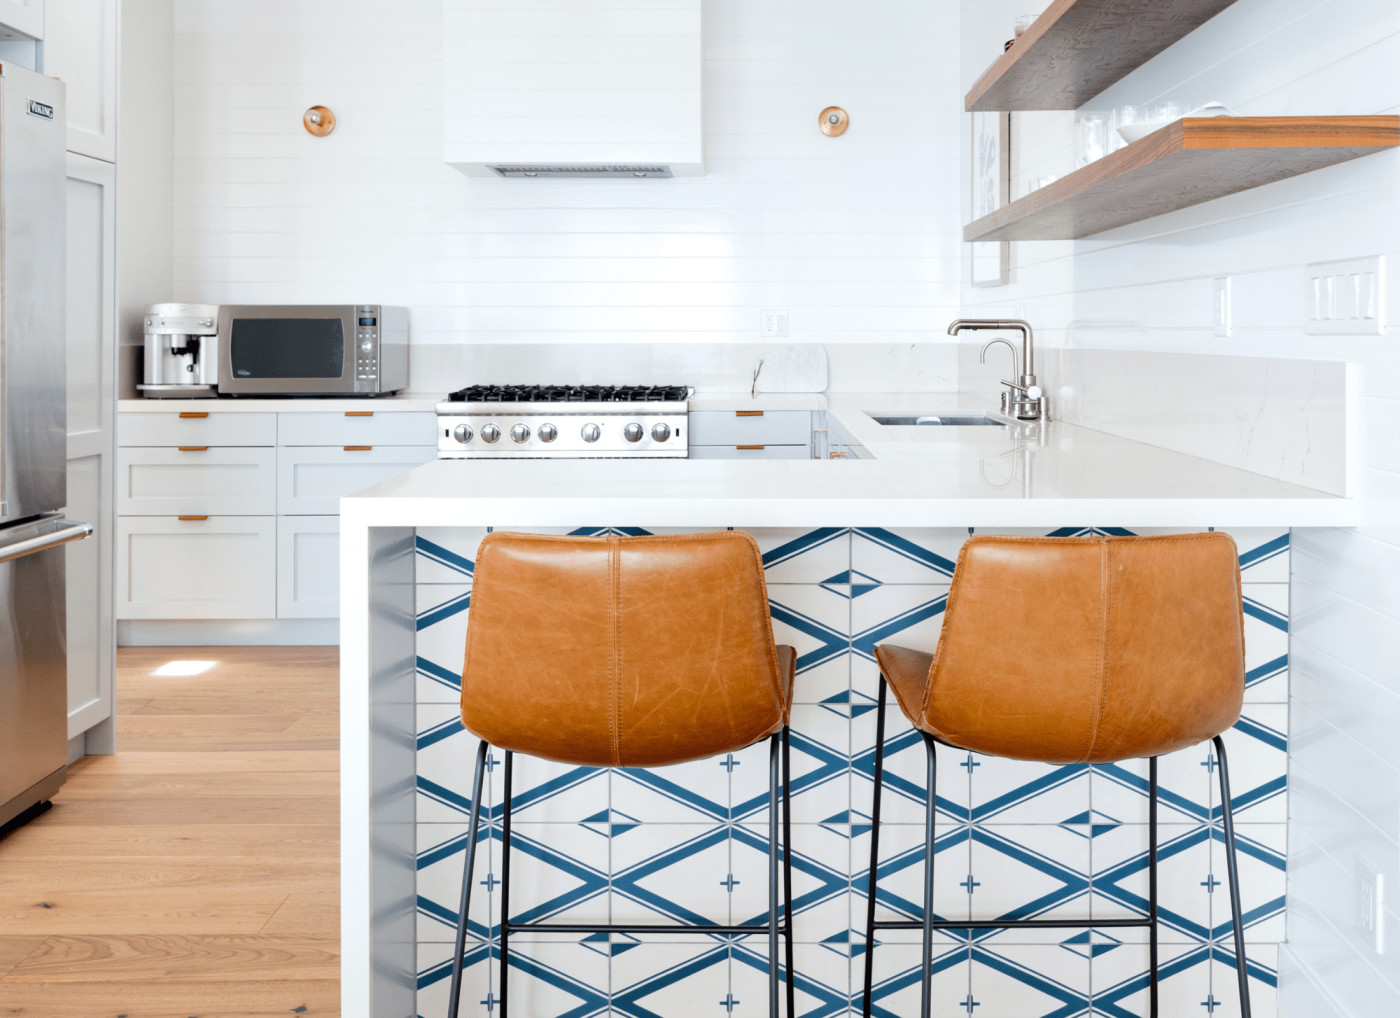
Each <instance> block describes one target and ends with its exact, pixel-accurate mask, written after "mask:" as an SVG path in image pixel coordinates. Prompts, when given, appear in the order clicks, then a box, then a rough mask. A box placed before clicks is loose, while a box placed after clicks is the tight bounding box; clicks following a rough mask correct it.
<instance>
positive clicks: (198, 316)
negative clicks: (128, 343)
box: [136, 304, 219, 399]
mask: <svg viewBox="0 0 1400 1018" xmlns="http://www.w3.org/2000/svg"><path fill="white" fill-rule="evenodd" d="M145 317H146V348H145V354H146V364H145V370H144V372H143V375H144V377H145V382H143V383H142V384H140V385H138V386H137V387H136V388H137V389H138V390H139V391H140V392H141V395H143V396H146V397H147V398H160V397H166V398H172V397H178V398H180V399H192V398H199V397H204V396H217V395H218V394H219V391H218V382H219V339H218V331H219V306H218V305H217V304H149V305H147V307H146V316H145Z"/></svg>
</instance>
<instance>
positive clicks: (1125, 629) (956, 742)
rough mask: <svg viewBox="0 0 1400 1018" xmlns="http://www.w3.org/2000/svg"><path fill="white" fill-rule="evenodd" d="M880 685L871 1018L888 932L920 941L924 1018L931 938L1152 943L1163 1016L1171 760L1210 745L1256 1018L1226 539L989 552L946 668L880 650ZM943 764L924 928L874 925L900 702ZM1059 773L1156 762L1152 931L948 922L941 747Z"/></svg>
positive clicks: (931, 805) (961, 563)
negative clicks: (937, 859) (981, 933)
mask: <svg viewBox="0 0 1400 1018" xmlns="http://www.w3.org/2000/svg"><path fill="white" fill-rule="evenodd" d="M875 657H876V660H877V661H879V664H880V672H881V680H882V681H881V684H880V698H879V708H878V714H877V719H878V720H877V723H876V730H877V734H876V740H877V742H876V746H877V750H876V756H875V799H874V803H873V808H872V811H871V812H872V814H873V817H872V824H873V825H874V826H873V829H872V831H871V845H870V896H869V902H868V906H867V912H866V924H865V935H866V954H865V995H864V1011H863V1013H864V1014H865V1015H866V1016H867V1018H869V1015H870V1013H871V1008H872V1004H873V1001H872V995H873V981H874V979H873V976H874V967H873V955H874V951H875V935H876V932H877V931H879V930H889V929H922V930H923V955H922V972H921V980H922V989H923V996H922V1002H921V1010H920V1014H921V1015H922V1018H929V1016H930V1014H931V1006H932V1005H931V1001H930V977H931V974H932V973H931V967H932V953H933V931H934V930H939V929H944V930H951V929H957V930H965V929H1017V928H1022V929H1024V928H1040V929H1045V928H1057V927H1069V928H1094V929H1102V928H1109V927H1128V926H1137V927H1149V928H1150V931H1151V932H1150V941H1149V944H1150V947H1149V951H1150V966H1151V968H1150V971H1149V990H1148V992H1149V997H1150V1001H1151V1009H1152V1010H1151V1013H1152V1015H1153V1016H1154V1018H1155V1016H1156V1015H1157V1007H1158V1004H1157V996H1158V994H1157V985H1158V968H1157V757H1159V756H1161V755H1163V754H1165V753H1171V752H1173V751H1174V750H1178V749H1184V748H1186V747H1187V746H1194V745H1196V744H1197V743H1201V742H1204V741H1206V740H1207V739H1212V740H1214V742H1215V752H1216V754H1217V756H1218V758H1219V761H1220V793H1221V813H1222V817H1223V819H1224V827H1225V849H1226V860H1227V868H1228V872H1229V884H1230V909H1231V913H1230V914H1231V918H1232V919H1233V921H1234V934H1235V968H1236V972H1237V975H1238V979H1239V990H1240V1013H1241V1015H1242V1016H1243V1018H1249V1015H1250V1009H1249V985H1248V977H1247V975H1246V968H1245V965H1246V959H1245V953H1244V927H1243V924H1242V923H1241V921H1240V892H1239V874H1238V869H1237V865H1236V859H1235V827H1234V817H1233V814H1232V811H1231V806H1230V778H1229V768H1228V766H1227V764H1226V759H1225V744H1224V742H1222V741H1221V738H1220V735H1221V733H1222V732H1224V731H1226V730H1227V729H1229V728H1230V727H1231V726H1232V725H1234V723H1235V722H1236V721H1238V720H1239V716H1240V706H1241V703H1242V702H1243V699H1244V676H1245V670H1244V617H1243V612H1242V605H1241V600H1240V569H1239V557H1238V553H1237V551H1236V548H1235V542H1234V541H1233V540H1232V539H1231V538H1230V537H1229V536H1228V535H1226V534H1215V533H1211V534H1183V535H1173V536H1168V537H973V538H971V539H970V540H969V541H968V542H967V543H966V544H965V545H964V546H963V549H962V552H961V554H959V556H958V564H957V568H956V569H955V571H954V573H953V585H952V589H951V590H950V591H949V594H948V604H947V608H946V610H945V611H944V614H943V632H942V635H941V636H940V638H939V642H938V652H937V653H936V654H924V653H921V652H919V651H913V650H906V649H904V648H902V647H894V646H890V645H889V644H885V645H883V646H880V647H876V648H875ZM887 689H891V690H893V691H894V696H895V701H896V702H897V703H898V704H899V708H900V710H902V711H903V712H904V715H905V717H907V718H908V719H909V721H910V723H911V724H913V726H914V727H915V728H916V729H918V731H919V732H920V734H922V736H923V739H924V744H925V746H926V747H927V750H928V803H927V807H926V809H927V813H926V820H925V824H926V826H925V846H926V847H925V850H924V898H923V912H924V915H923V920H922V921H921V922H913V921H891V922H886V921H880V922H876V920H875V893H876V865H877V863H878V859H879V834H880V788H881V784H882V781H883V778H884V741H885V693H886V690H887ZM940 744H941V745H944V746H950V747H954V748H957V749H963V750H972V751H974V752H977V753H989V754H993V755H996V756H1004V757H1012V758H1015V759H1019V760H1036V761H1040V762H1043V763H1057V764H1071V763H1090V764H1094V763H1110V762H1113V761H1119V760H1128V759H1136V758H1141V757H1147V758H1149V760H1150V763H1149V765H1148V806H1149V814H1148V837H1149V848H1148V914H1147V916H1146V917H1145V918H1142V919H1117V920H1109V919H1100V920H1035V919H1030V920H1026V919H1023V920H1016V921H1002V920H995V919H992V920H968V919H951V920H936V919H935V918H934V910H933V856H934V852H933V843H934V812H935V791H936V788H937V781H936V779H937V754H936V752H935V747H936V746H938V745H940Z"/></svg>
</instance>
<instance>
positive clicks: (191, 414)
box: [180, 410, 209, 421]
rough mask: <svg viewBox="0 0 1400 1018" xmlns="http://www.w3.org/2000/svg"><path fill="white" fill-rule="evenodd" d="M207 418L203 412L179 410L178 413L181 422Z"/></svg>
mask: <svg viewBox="0 0 1400 1018" xmlns="http://www.w3.org/2000/svg"><path fill="white" fill-rule="evenodd" d="M208 416H209V415H208V414H207V413H205V412H204V411H203V410H181V411H180V420H182V421H193V420H199V419H202V418H205V417H208Z"/></svg>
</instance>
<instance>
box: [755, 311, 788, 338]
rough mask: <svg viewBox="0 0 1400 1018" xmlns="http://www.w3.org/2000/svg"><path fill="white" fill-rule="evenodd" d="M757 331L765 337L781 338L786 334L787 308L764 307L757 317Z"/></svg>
mask: <svg viewBox="0 0 1400 1018" xmlns="http://www.w3.org/2000/svg"><path fill="white" fill-rule="evenodd" d="M758 333H759V335H760V336H763V337H764V338H766V339H781V338H783V337H784V336H786V335H787V334H788V313H787V308H764V309H763V314H762V316H761V317H760V319H759V328H758Z"/></svg>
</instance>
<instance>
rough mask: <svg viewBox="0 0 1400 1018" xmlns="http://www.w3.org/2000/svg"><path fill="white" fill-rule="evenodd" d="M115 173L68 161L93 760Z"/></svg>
mask: <svg viewBox="0 0 1400 1018" xmlns="http://www.w3.org/2000/svg"><path fill="white" fill-rule="evenodd" d="M114 178H115V170H114V168H113V166H112V164H110V163H104V162H100V161H98V160H96V159H89V158H87V157H85V156H80V155H72V154H70V155H69V156H68V185H67V186H68V192H67V196H68V200H67V229H66V237H67V278H66V280H65V283H66V286H65V293H66V310H67V332H66V360H67V364H68V467H67V469H68V504H67V515H68V517H69V518H70V519H74V520H82V521H83V522H86V523H91V524H92V527H93V532H92V536H91V537H89V538H88V539H87V540H85V541H78V542H76V543H74V544H70V545H68V547H67V548H66V549H65V553H64V554H65V558H64V561H65V571H66V586H67V608H66V612H65V614H66V621H67V630H68V737H69V738H70V739H71V738H75V737H77V736H79V735H81V734H83V733H84V732H87V731H89V730H90V729H93V728H94V726H98V725H103V726H104V728H103V729H101V730H100V734H95V735H94V736H93V737H91V738H90V739H89V744H88V745H87V747H86V748H87V751H88V752H99V751H102V752H107V751H110V750H111V749H112V748H113V746H112V738H111V734H112V733H111V726H110V719H111V717H112V706H113V692H112V678H113V673H114V668H115V648H116V639H115V634H114V632H113V609H112V595H113V590H112V579H113V577H112V572H113V566H112V538H113V532H112V528H113V507H112V498H111V491H112V458H113V447H112V431H113V417H114V412H115V407H114V404H113V377H114V373H115V370H116V311H115V301H116V264H115V250H116V237H115V231H114V219H115V188H114V184H115V180H114Z"/></svg>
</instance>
